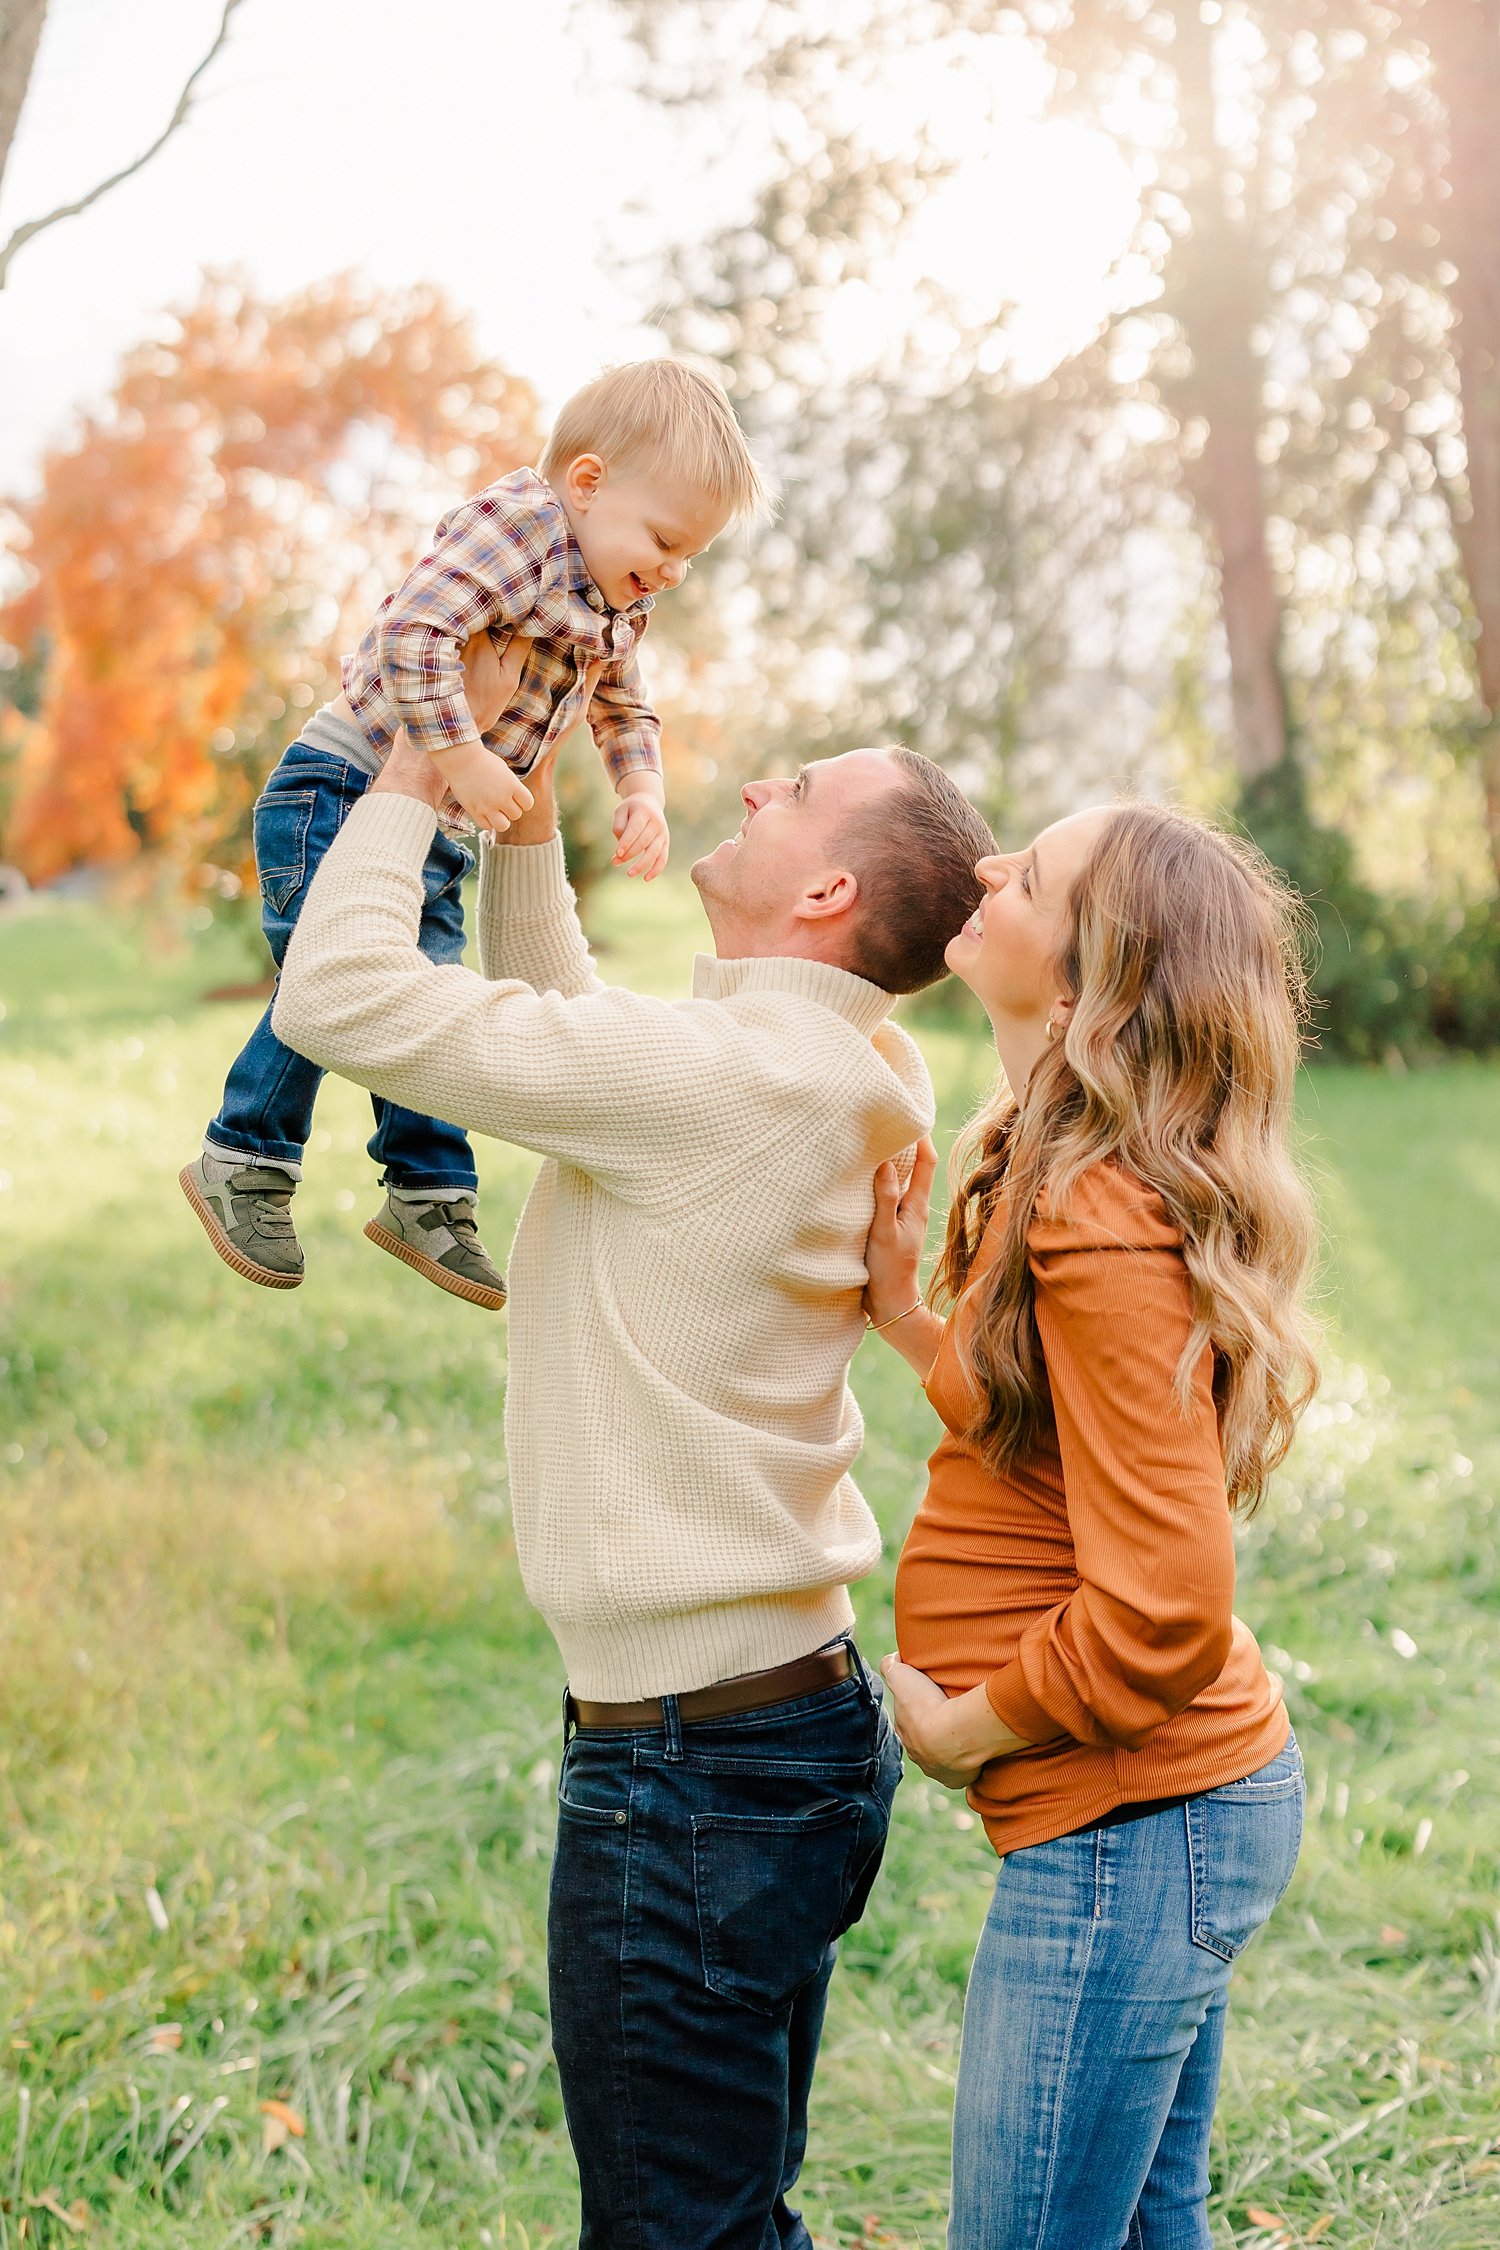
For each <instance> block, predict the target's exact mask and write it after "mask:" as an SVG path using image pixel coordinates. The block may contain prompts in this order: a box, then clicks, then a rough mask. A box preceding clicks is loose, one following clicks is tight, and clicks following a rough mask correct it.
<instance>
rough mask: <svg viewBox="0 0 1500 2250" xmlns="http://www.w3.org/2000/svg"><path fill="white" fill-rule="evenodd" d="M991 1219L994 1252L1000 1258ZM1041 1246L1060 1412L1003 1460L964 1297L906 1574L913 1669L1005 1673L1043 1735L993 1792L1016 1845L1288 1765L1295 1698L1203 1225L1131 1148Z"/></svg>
mask: <svg viewBox="0 0 1500 2250" xmlns="http://www.w3.org/2000/svg"><path fill="white" fill-rule="evenodd" d="M1004 1225H1005V1217H1004V1212H1003V1210H1002V1211H999V1212H997V1213H996V1214H995V1216H994V1217H993V1219H992V1220H991V1223H990V1226H989V1228H988V1229H987V1231H986V1235H985V1239H984V1241H983V1243H982V1244H981V1246H980V1251H979V1260H978V1266H977V1269H976V1271H978V1270H982V1269H983V1268H984V1267H985V1266H987V1265H988V1264H989V1263H990V1262H991V1261H992V1260H993V1259H994V1258H995V1257H996V1256H997V1255H998V1254H999V1251H1000V1246H1001V1236H1002V1233H1003V1230H1004ZM1028 1245H1029V1253H1030V1265H1031V1272H1032V1276H1033V1279H1034V1281H1035V1285H1036V1298H1035V1302H1036V1320H1037V1329H1038V1332H1039V1334H1040V1337H1041V1344H1042V1351H1043V1353H1044V1355H1045V1357H1046V1362H1047V1378H1048V1383H1049V1385H1050V1388H1051V1393H1052V1407H1053V1424H1054V1426H1053V1428H1052V1429H1050V1430H1049V1431H1047V1432H1045V1433H1044V1434H1043V1435H1042V1436H1041V1437H1040V1438H1039V1439H1038V1441H1037V1442H1036V1444H1035V1445H1034V1446H1033V1447H1032V1448H1031V1450H1030V1451H1029V1452H1028V1454H1027V1455H1026V1457H1025V1458H1024V1459H1023V1460H1021V1461H1018V1462H1017V1463H1015V1464H1014V1466H1013V1467H1011V1468H1010V1469H1008V1470H1007V1471H1006V1472H1005V1473H1004V1474H1003V1475H1001V1476H996V1475H994V1474H993V1473H992V1472H991V1471H990V1470H989V1469H987V1468H986V1467H985V1465H984V1463H983V1461H982V1460H981V1459H980V1457H979V1455H978V1453H977V1451H976V1450H975V1448H974V1447H973V1446H972V1445H971V1444H970V1443H969V1441H968V1439H967V1438H966V1437H965V1436H964V1431H965V1428H966V1427H967V1424H968V1421H969V1417H970V1410H971V1406H972V1403H973V1401H972V1394H971V1392H970V1390H969V1387H968V1379H967V1377H966V1375H965V1373H964V1370H963V1366H962V1363H961V1361H960V1359H959V1356H958V1352H957V1350H956V1346H955V1334H954V1330H955V1325H956V1324H957V1323H961V1322H962V1320H963V1318H964V1307H963V1304H962V1303H960V1304H959V1306H958V1307H957V1309H956V1311H955V1313H954V1316H953V1320H952V1321H950V1323H949V1326H948V1331H947V1333H946V1334H945V1336H944V1338H943V1342H942V1346H941V1348H940V1350H939V1352H938V1356H937V1359H936V1362H935V1363H934V1365H933V1368H932V1371H931V1373H930V1374H929V1376H928V1378H927V1386H926V1387H927V1395H928V1397H929V1398H930V1399H931V1401H932V1403H933V1405H934V1406H935V1407H936V1409H937V1411H938V1413H939V1414H940V1415H941V1417H942V1419H943V1421H944V1423H945V1424H946V1425H947V1428H946V1434H945V1435H944V1437H943V1439H942V1442H941V1444H940V1445H939V1446H938V1448H937V1451H936V1452H935V1453H934V1454H933V1456H932V1459H931V1461H930V1463H929V1481H928V1487H927V1494H926V1497H925V1499H924V1500H923V1502H922V1505H921V1508H920V1509H919V1510H918V1512H917V1517H916V1521H915V1522H914V1523H913V1525H912V1528H911V1531H910V1534H909V1535H908V1538H907V1541H906V1546H905V1549H904V1550H903V1552H902V1556H901V1563H900V1567H899V1569H898V1571H897V1575H896V1637H897V1643H898V1646H899V1648H900V1651H901V1655H902V1656H903V1658H904V1659H905V1660H906V1662H907V1663H908V1664H914V1665H916V1667H917V1669H918V1670H919V1671H922V1672H926V1673H928V1674H930V1676H931V1677H932V1678H933V1679H935V1680H936V1681H938V1683H939V1684H940V1685H941V1686H942V1687H944V1688H946V1689H947V1690H948V1692H949V1693H950V1694H961V1693H963V1692H964V1691H965V1690H967V1689H969V1688H973V1687H977V1686H978V1685H979V1683H980V1682H981V1681H983V1682H984V1684H985V1687H986V1689H987V1692H988V1695H989V1699H990V1702H991V1703H992V1704H993V1706H994V1708H995V1711H996V1712H997V1714H998V1715H999V1717H1000V1718H1001V1719H1003V1720H1004V1722H1005V1724H1006V1725H1007V1726H1008V1727H1009V1728H1010V1729H1011V1730H1012V1731H1013V1732H1014V1733H1016V1734H1019V1735H1022V1736H1024V1737H1025V1739H1026V1741H1027V1744H1028V1745H1029V1747H1028V1748H1026V1749H1025V1750H1021V1751H1017V1752H1016V1753H1014V1754H1013V1755H1012V1756H1010V1757H1006V1758H997V1759H996V1760H994V1761H993V1763H992V1764H990V1765H988V1766H986V1767H985V1769H984V1771H983V1773H982V1774H981V1775H980V1776H979V1779H978V1781H977V1783H976V1784H975V1786H974V1787H973V1788H972V1789H971V1790H970V1792H969V1802H970V1803H971V1805H972V1806H973V1807H974V1809H975V1811H976V1812H977V1813H978V1814H979V1815H980V1816H981V1818H982V1819H983V1821H984V1825H985V1828H986V1831H987V1833H988V1835H989V1838H990V1841H991V1843H992V1844H993V1845H994V1847H995V1849H996V1850H997V1851H998V1852H1000V1853H1002V1854H1003V1853H1006V1852H1012V1851H1017V1850H1019V1849H1020V1848H1021V1847H1022V1846H1024V1845H1027V1844H1039V1843H1044V1842H1046V1841H1047V1839H1048V1838H1049V1837H1053V1836H1063V1835H1067V1834H1068V1833H1069V1832H1070V1831H1071V1830H1073V1829H1075V1828H1083V1827H1087V1826H1088V1825H1089V1824H1090V1823H1091V1822H1093V1821H1096V1820H1098V1819H1100V1818H1101V1817H1102V1816H1103V1815H1104V1814H1106V1813H1109V1812H1112V1811H1114V1810H1115V1808H1116V1807H1117V1806H1120V1805H1128V1804H1140V1803H1149V1802H1151V1801H1152V1800H1154V1799H1157V1798H1162V1797H1180V1796H1186V1795H1190V1794H1192V1793H1193V1792H1195V1791H1198V1790H1204V1789H1217V1788H1220V1787H1222V1786H1223V1784H1224V1783H1226V1782H1230V1781H1237V1780H1239V1779H1241V1778H1242V1777H1243V1776H1244V1775H1246V1774H1249V1773H1254V1772H1255V1771H1256V1770H1257V1769H1258V1768H1259V1767H1261V1766H1263V1765H1265V1764H1267V1763H1268V1761H1269V1760H1270V1759H1272V1758H1273V1757H1275V1755H1276V1753H1277V1752H1278V1751H1279V1750H1280V1749H1281V1747H1282V1745H1283V1744H1284V1743H1285V1741H1286V1738H1287V1732H1288V1724H1287V1716H1286V1711H1285V1708H1284V1707H1283V1704H1282V1701H1281V1695H1280V1689H1279V1687H1278V1685H1277V1684H1276V1683H1275V1682H1273V1681H1272V1680H1271V1679H1270V1677H1269V1676H1268V1675H1267V1672H1266V1669H1265V1666H1264V1664H1263V1663H1262V1662H1261V1657H1260V1650H1259V1649H1258V1648H1257V1646H1256V1643H1255V1638H1254V1636H1253V1634H1252V1633H1251V1632H1250V1631H1249V1629H1248V1628H1247V1627H1246V1626H1244V1625H1243V1624H1241V1623H1240V1621H1239V1619H1238V1618H1236V1617H1235V1615H1234V1612H1233V1605H1234V1577H1235V1564H1234V1541H1233V1533H1232V1525H1231V1519H1230V1510H1229V1503H1228V1498H1227V1495H1226V1492H1225V1487H1224V1466H1223V1457H1222V1454H1221V1451H1220V1446H1219V1426H1218V1416H1217V1412H1216V1410H1215V1406H1214V1399H1213V1354H1212V1351H1211V1349H1210V1348H1209V1347H1208V1346H1205V1347H1204V1350H1203V1353H1202V1356H1201V1358H1200V1360H1199V1361H1198V1364H1197V1366H1196V1367H1195V1368H1194V1371H1193V1383H1192V1392H1191V1398H1190V1402H1189V1404H1188V1406H1187V1409H1186V1411H1184V1408H1183V1406H1182V1404H1181V1402H1180V1400H1179V1397H1178V1394H1177V1390H1176V1383H1175V1378H1176V1371H1177V1365H1178V1362H1179V1360H1180V1358H1181V1356H1182V1352H1183V1348H1184V1346H1185V1345H1186V1343H1187V1340H1188V1336H1189V1333H1190V1330H1191V1327H1192V1311H1191V1305H1190V1299H1189V1286H1188V1274H1187V1267H1186V1265H1185V1263H1184V1260H1183V1254H1182V1233H1181V1229H1180V1228H1179V1227H1177V1226H1176V1225H1175V1224H1174V1222H1173V1221H1172V1219H1171V1218H1170V1217H1169V1215H1168V1212H1167V1209H1166V1206H1165V1204H1164V1203H1163V1201H1162V1199H1161V1197H1160V1196H1159V1195H1158V1194H1157V1193H1156V1191H1155V1190H1154V1189H1152V1188H1149V1187H1147V1186H1146V1185H1145V1184H1144V1183H1143V1182H1142V1181H1140V1180H1138V1179H1136V1178H1134V1177H1132V1176H1131V1175H1130V1174H1128V1173H1126V1172H1123V1171H1122V1170H1121V1169H1120V1168H1119V1166H1118V1165H1116V1164H1113V1163H1103V1164H1098V1165H1095V1166H1094V1167H1093V1168H1092V1169H1091V1170H1090V1171H1089V1172H1087V1173H1086V1174H1085V1175H1084V1177H1083V1179H1082V1180H1081V1181H1080V1182H1079V1184H1078V1187H1077V1188H1076V1190H1075V1191H1074V1194H1073V1196H1072V1198H1071V1201H1070V1204H1069V1207H1068V1209H1067V1211H1066V1213H1065V1214H1063V1215H1061V1216H1056V1217H1054V1216H1051V1215H1049V1214H1047V1213H1046V1212H1040V1213H1039V1214H1038V1216H1037V1217H1036V1219H1035V1220H1034V1222H1033V1224H1032V1227H1031V1230H1030V1233H1029V1236H1028Z"/></svg>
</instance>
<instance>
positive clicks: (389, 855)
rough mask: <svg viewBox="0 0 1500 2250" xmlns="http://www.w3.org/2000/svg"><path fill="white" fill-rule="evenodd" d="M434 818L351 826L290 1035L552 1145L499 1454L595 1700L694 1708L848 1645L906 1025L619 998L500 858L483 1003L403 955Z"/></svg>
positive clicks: (547, 905)
mask: <svg viewBox="0 0 1500 2250" xmlns="http://www.w3.org/2000/svg"><path fill="white" fill-rule="evenodd" d="M433 829H434V819H433V815H432V814H431V813H430V812H429V811H428V810H427V809H426V808H425V807H424V806H422V805H420V804H418V803H416V802H415V801H414V800H412V799H410V798H405V797H399V796H379V797H373V798H366V799H365V800H364V801H363V802H362V803H360V804H359V805H357V806H356V807H355V809H354V811H353V812H352V813H351V814H350V816H349V819H348V821H347V822H346V824H345V826H344V829H343V832H342V834H341V835H340V836H339V837H338V839H337V841H336V842H335V844H334V846H333V848H332V850H331V851H330V852H329V853H328V855H327V857H326V859H325V860H324V862H323V865H322V867H321V868H320V870H319V872H318V874H317V877H316V879H315V880H314V882H313V884H312V887H311V889H310V890H309V892H308V896H307V900H306V903H305V905H304V907H303V909H302V915H301V919H300V921H299V923H298V926H297V930H296V933H295V935H294V937H293V939H292V943H291V947H290V950H289V951H288V954H287V958H286V966H285V968H284V969H283V971H282V977H281V988H280V993H279V996H278V998H277V1001H276V1005H275V1011H274V1014H273V1018H272V1021H273V1024H274V1027H275V1030H276V1033H277V1036H278V1037H279V1038H281V1039H283V1040H284V1041H285V1042H286V1044H287V1045H288V1046H290V1047H294V1048H296V1049H297V1050H298V1051H299V1052H300V1053H302V1054H305V1055H309V1056H311V1057H312V1059H313V1060H314V1061H316V1062H320V1063H324V1064H326V1065H327V1066H328V1067H329V1068H331V1069H334V1070H337V1071H339V1072H341V1073H342V1074H343V1075H344V1076H345V1077H346V1078H352V1079H353V1080H355V1081H356V1083H357V1084H359V1085H361V1086H368V1087H369V1088H371V1090H372V1091H373V1092H375V1093H378V1094H383V1095H385V1096H386V1097H387V1098H388V1099H390V1100H392V1101H397V1102H401V1103H402V1104H404V1105H405V1106H406V1107H407V1108H410V1109H418V1110H423V1111H426V1112H427V1113H428V1114H430V1115H436V1116H439V1117H444V1118H448V1119H450V1120H451V1121H452V1122H453V1123H454V1124H458V1125H463V1126H466V1127H468V1128H469V1129H470V1130H472V1131H477V1132H481V1133H490V1134H493V1135H495V1136H496V1137H498V1138H500V1139H504V1140H508V1141H514V1142H519V1143H520V1144H521V1145H522V1146H523V1147H526V1148H531V1149H536V1150H537V1151H539V1152H540V1153H541V1154H542V1155H543V1156H545V1157H546V1158H547V1159H548V1160H549V1161H548V1162H546V1163H545V1164H544V1165H543V1167H542V1169H541V1172H540V1174H539V1175H538V1177H537V1180H536V1184H535V1186H534V1187H533V1189H532V1192H531V1196H530V1198H529V1200H528V1202H527V1205H526V1209H525V1211H524V1213H523V1215H522V1218H521V1223H520V1227H519V1230H518V1232H517V1235H516V1241H515V1248H514V1253H513V1257H512V1261H511V1272H510V1286H511V1301H510V1303H511V1309H510V1382H509V1392H508V1402H507V1408H506V1439H507V1443H508V1447H509V1453H510V1472H511V1497H512V1504H513V1509H514V1517H515V1529H516V1547H517V1552H518V1555H519V1558H520V1563H521V1571H522V1575H523V1577H524V1580H525V1583H526V1589H527V1592H528V1593H529V1594H530V1596H531V1599H532V1600H533V1601H534V1602H535V1604H536V1606H537V1608H538V1609H539V1610H540V1611H541V1612H542V1614H543V1616H544V1617H545V1618H546V1620H547V1622H548V1624H549V1625H550V1626H551V1628H552V1631H553V1633H554V1635H555V1636H556V1639H557V1642H558V1645H559V1647H560V1648H561V1650H562V1654H563V1658H564V1661H565V1663H566V1665H567V1671H568V1678H569V1681H570V1683H571V1685H572V1687H573V1689H574V1690H575V1692H576V1693H577V1694H579V1695H583V1696H588V1697H592V1698H596V1699H602V1700H608V1701H617V1700H618V1701H626V1700H630V1699H633V1698H635V1697H637V1696H646V1695H654V1694H661V1693H666V1692H674V1691H682V1690H685V1689H687V1688H693V1687H702V1686H706V1685H707V1684H708V1683H709V1682H711V1681H714V1680H721V1679H728V1678H732V1677H733V1676H734V1675H735V1674H736V1673H740V1672H752V1671H760V1670H762V1669H765V1668H767V1667H769V1666H771V1665H774V1664H780V1663H783V1662H785V1661H787V1660H788V1659H790V1658H792V1657H797V1656H803V1655H806V1654H807V1652H808V1651H809V1650H811V1649H815V1648H819V1647H821V1646H822V1645H823V1643H824V1642H826V1641H828V1640H829V1639H831V1638H832V1637H833V1636H834V1635H835V1634H837V1633H839V1632H841V1631H842V1630H843V1629H844V1628H845V1627H846V1626H847V1625H848V1624H849V1622H850V1619H851V1616H852V1611H851V1608H850V1604H849V1597H848V1593H847V1592H846V1587H847V1584H848V1582H849V1580H851V1579H854V1578H859V1577H862V1576H863V1575H864V1573H865V1572H866V1571H868V1570H870V1569H871V1568H872V1567H873V1565H874V1563H875V1561H876V1559H877V1557H878V1556H879V1553H880V1535H879V1532H878V1530H877V1528H876V1525H875V1522H874V1519H873V1518H872V1516H871V1514H870V1511H869V1509H868V1508H867V1507H866V1505H865V1503H864V1500H863V1499H862V1498H861V1496H860V1493H859V1491H858V1489H857V1487H856V1486H855V1484H854V1481H853V1478H852V1477H851V1476H850V1473H849V1471H850V1468H851V1465H852V1464H853V1461H854V1458H855V1455H856V1454H857V1453H858V1451H859V1448H860V1441H861V1438H862V1436H863V1425H862V1423H861V1421H860V1415H859V1409H858V1407H857V1406H856V1405H855V1403H854V1400H853V1397H852V1396H851V1394H850V1392H849V1389H848V1385H847V1381H846V1376H847V1371H848V1365H849V1360H850V1357H851V1355H852V1353H853V1351H854V1348H855V1345H856V1344H857V1343H858V1341H859V1337H860V1333H861V1327H862V1315H861V1312H860V1296H861V1292H862V1289H863V1285H864V1279H865V1268H864V1241H865V1234H866V1232H867V1230H868V1227H869V1222H870V1214H871V1209H872V1193H873V1191H872V1175H873V1173H874V1170H875V1167H876V1166H877V1165H878V1164H879V1163H881V1162H882V1161H883V1160H884V1159H886V1158H887V1157H893V1156H899V1155H900V1154H901V1153H902V1152H904V1151H906V1150H908V1149H909V1148H910V1146H911V1144H912V1142H913V1141H914V1140H916V1139H917V1138H918V1136H919V1135H920V1134H922V1133H923V1132H925V1131H926V1130H927V1129H928V1128H929V1126H930V1124H931V1121H932V1088H931V1085H930V1083H929V1081H928V1077H927V1072H926V1069H925V1067H924V1065H923V1063H922V1059H921V1056H920V1055H919V1053H918V1052H917V1049H916V1047H915V1046H914V1045H913V1043H912V1041H911V1040H910V1039H909V1038H908V1037H907V1036H906V1034H905V1033H904V1032H903V1031H901V1030H900V1029H899V1028H898V1027H897V1026H895V1025H894V1024H891V1023H889V1022H887V1021H886V1018H887V1015H888V1013H889V1009H890V999H889V996H888V995H887V994H886V993H884V992H881V991H879V990H878V989H877V988H876V987H875V986H874V985H870V984H866V983H864V982H863V981H862V980H861V979H860V978H858V977H854V976H850V975H849V974H847V973H846V972H845V971H844V970H842V969H836V968H830V967H827V966H825V965H824V964H822V963H820V962H814V961H801V960H790V959H776V960H749V961H719V960H713V959H708V958H705V957H703V956H700V957H699V959H698V961H697V964H696V968H695V973H694V984H693V996H692V998H691V999H688V1000H675V1001H668V1000H658V999H652V998H648V997H646V996H645V995H643V994H640V993H635V992H629V991H625V990H623V989H620V988H618V987H611V986H606V985H604V984H601V983H600V982H599V980H598V978H597V977H596V976H595V974H594V969H593V963H592V960H591V959H590V956H589V952H588V947H587V943H586V941H585V939H584V936H583V932H582V930H581V929H580V927H579V924H578V918H577V914H576V912H575V911H574V904H573V897H572V893H571V891H570V890H569V888H568V883H567V876H566V872H565V869H564V865H563V857H562V850H561V846H560V845H559V844H557V843H548V844H537V845H531V846H521V845H510V846H503V845H502V846H500V847H498V848H497V849H494V850H487V851H486V853H485V855H484V870H483V875H482V878H481V885H480V903H479V938H480V958H481V960H482V962H483V966H484V975H482V976H476V975H475V974H474V973H473V971H472V970H470V969H465V968H457V967H449V968H436V967H434V966H433V965H432V964H430V963H429V962H427V961H425V960H424V959H423V958H422V956H421V954H420V953H419V952H418V950H417V928H418V921H419V918H420V914H421V907H422V864H423V861H424V859H425V858H426V855H427V852H428V849H429V847H430V845H431V842H432V836H433Z"/></svg>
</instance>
